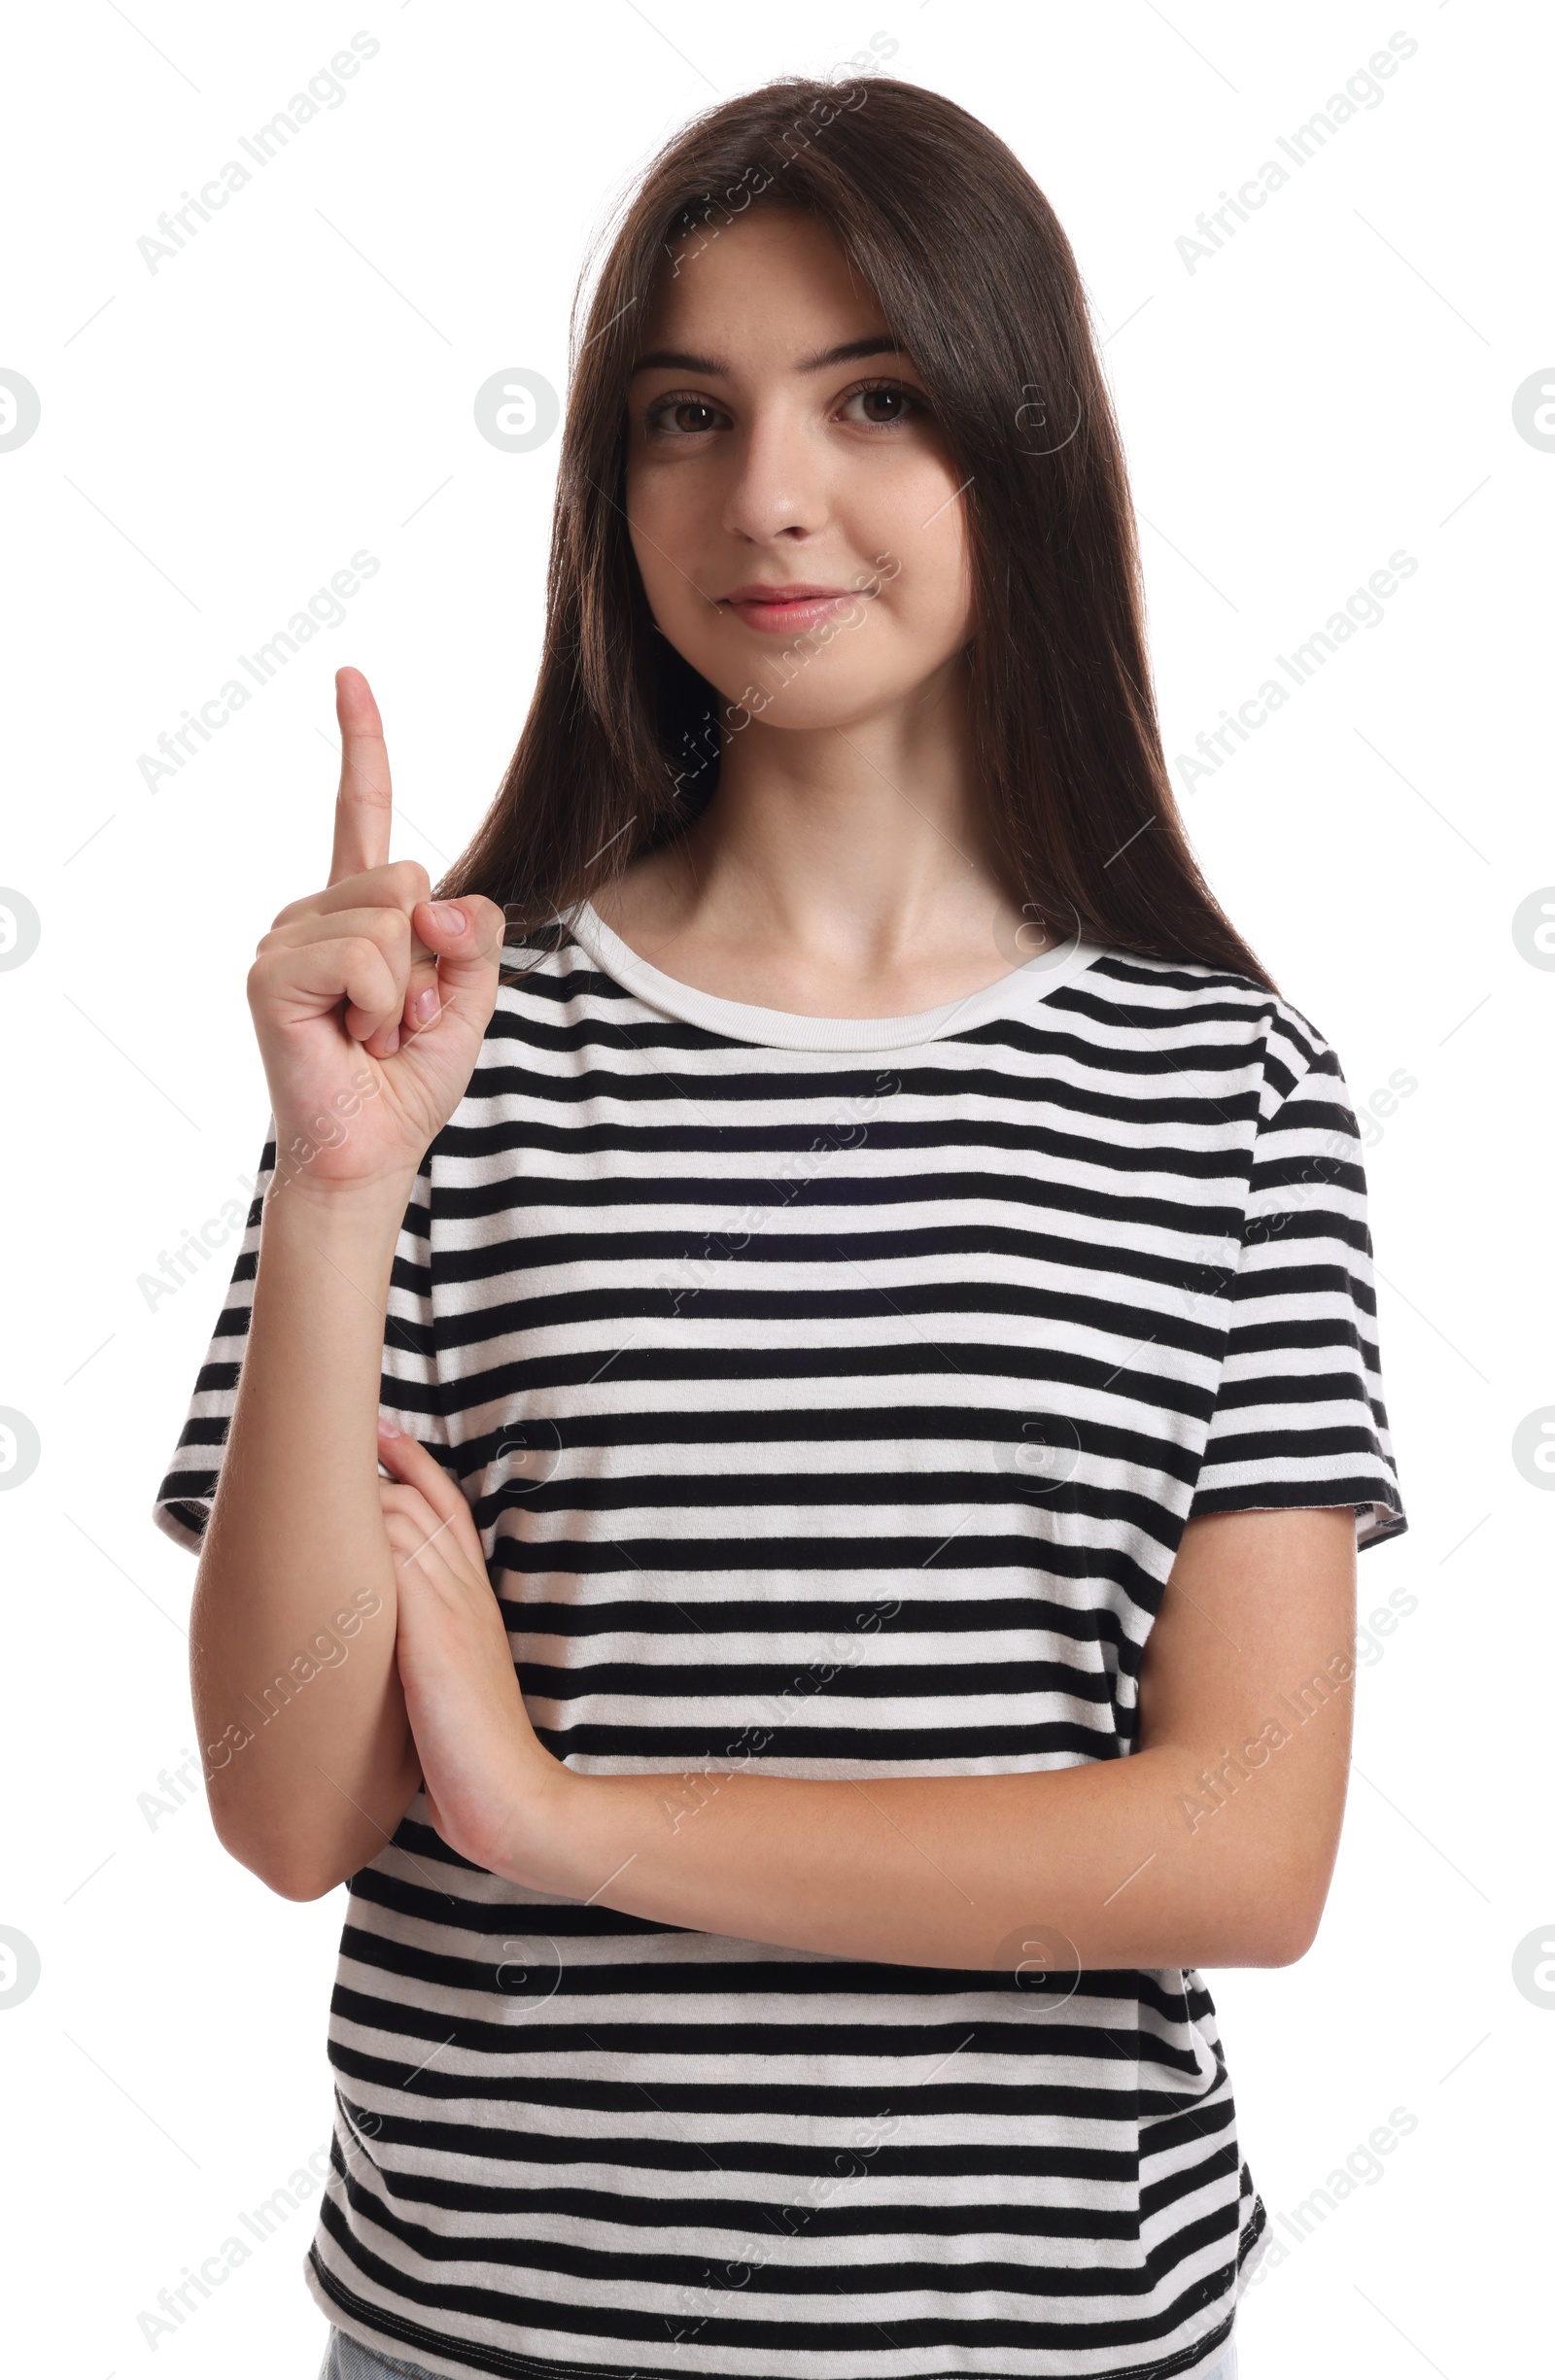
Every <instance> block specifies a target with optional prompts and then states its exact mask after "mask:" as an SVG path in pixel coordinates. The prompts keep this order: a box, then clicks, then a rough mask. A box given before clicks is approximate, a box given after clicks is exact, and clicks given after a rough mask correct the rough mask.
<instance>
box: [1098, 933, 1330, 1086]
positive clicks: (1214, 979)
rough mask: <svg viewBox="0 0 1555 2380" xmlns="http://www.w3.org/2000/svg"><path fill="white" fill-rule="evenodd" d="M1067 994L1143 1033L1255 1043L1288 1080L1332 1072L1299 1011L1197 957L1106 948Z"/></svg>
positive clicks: (1320, 1036)
mask: <svg viewBox="0 0 1555 2380" xmlns="http://www.w3.org/2000/svg"><path fill="white" fill-rule="evenodd" d="M1070 993H1071V1004H1078V1005H1082V1006H1083V1005H1084V1004H1086V1003H1087V1002H1088V1001H1089V1002H1093V1003H1096V1004H1098V1005H1100V1004H1104V1005H1105V1006H1106V1007H1107V1008H1108V1009H1110V1010H1111V1011H1112V1012H1113V1013H1114V1014H1115V1015H1117V1014H1119V1013H1120V1012H1121V1013H1122V1015H1123V1016H1124V1017H1126V1018H1128V1019H1129V1021H1130V1022H1131V1023H1133V1024H1135V1025H1136V1026H1137V1027H1138V1028H1139V1029H1140V1030H1141V1031H1143V1032H1147V1033H1159V1034H1163V1035H1168V1036H1171V1037H1173V1038H1174V1039H1176V1038H1181V1037H1183V1036H1184V1035H1185V1034H1187V1035H1191V1037H1192V1040H1193V1041H1194V1042H1195V1043H1203V1042H1208V1041H1215V1040H1219V1041H1223V1042H1225V1043H1227V1044H1228V1045H1237V1046H1240V1047H1247V1046H1249V1045H1253V1044H1259V1045H1261V1047H1262V1049H1263V1051H1264V1053H1265V1058H1266V1060H1267V1061H1268V1062H1269V1063H1270V1064H1271V1066H1272V1068H1273V1070H1274V1071H1275V1072H1276V1073H1279V1072H1284V1073H1285V1074H1287V1075H1288V1076H1290V1077H1292V1078H1294V1077H1295V1076H1297V1075H1301V1074H1305V1073H1307V1072H1309V1071H1311V1070H1312V1069H1314V1068H1316V1069H1317V1070H1318V1071H1320V1072H1325V1073H1327V1072H1336V1071H1337V1068H1338V1059H1337V1056H1336V1054H1335V1052H1334V1049H1333V1046H1332V1044H1331V1043H1330V1040H1329V1038H1328V1036H1327V1035H1326V1034H1325V1033H1324V1032H1323V1030H1322V1028H1321V1027H1320V1026H1319V1025H1316V1024H1314V1022H1313V1021H1312V1019H1311V1018H1310V1017H1309V1016H1308V1015H1307V1014H1306V1012H1305V1011H1304V1010H1303V1009H1299V1008H1297V1007H1296V1004H1295V1003H1294V1001H1291V1000H1289V999H1287V998H1286V997H1285V995H1284V994H1283V993H1282V992H1278V991H1274V990H1271V989H1270V987H1269V986H1268V985H1267V984H1266V983H1260V982H1259V981H1258V980H1257V978H1256V977H1254V976H1249V975H1243V974H1241V973H1239V972H1238V971H1236V970H1234V969H1231V968H1227V967H1221V966H1217V965H1215V964H1213V963H1212V962H1211V961H1208V960H1205V959H1193V958H1158V957H1152V956H1149V955H1147V954H1144V953H1142V952H1140V951H1137V950H1124V949H1108V950H1107V951H1105V952H1104V953H1103V954H1102V956H1101V957H1100V958H1098V959H1097V961H1096V962H1095V964H1094V965H1093V966H1092V967H1090V968H1089V969H1088V971H1087V973H1086V975H1084V976H1083V977H1081V978H1080V979H1079V980H1078V982H1077V983H1075V984H1073V985H1072V986H1071V987H1070Z"/></svg>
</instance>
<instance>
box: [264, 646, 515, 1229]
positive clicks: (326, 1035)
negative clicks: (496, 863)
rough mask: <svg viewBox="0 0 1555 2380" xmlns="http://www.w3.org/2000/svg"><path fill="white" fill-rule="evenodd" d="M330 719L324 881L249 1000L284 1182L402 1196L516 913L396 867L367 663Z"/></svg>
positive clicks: (484, 1012) (459, 1066)
mask: <svg viewBox="0 0 1555 2380" xmlns="http://www.w3.org/2000/svg"><path fill="white" fill-rule="evenodd" d="M335 715H336V717H337V718H338V720H339V722H340V747H341V757H340V791H339V794H338V796H337V798H336V802H335V823H334V856H333V860H332V863H331V866H330V870H329V881H328V886H327V887H326V888H325V890H324V891H322V892H315V893H309V894H307V895H306V896H305V898H304V899H302V900H300V901H294V902H292V903H291V904H290V906H289V907H288V908H286V909H283V910H282V911H281V913H280V914H279V916H278V917H277V918H276V920H275V923H274V925H273V926H272V927H271V929H270V931H269V933H268V934H266V935H265V936H264V937H263V939H262V940H261V942H260V944H259V956H258V957H257V958H256V960H255V962H254V965H253V967H252V969H251V970H250V973H249V985H248V989H249V1006H250V1009H251V1010H252V1012H253V1017H254V1029H255V1032H256V1033H257V1035H258V1037H259V1051H260V1053H261V1055H262V1057H263V1059H264V1071H265V1076H266V1078H267V1080H268V1083H269V1088H270V1106H271V1110H272V1113H273V1114H274V1117H275V1129H276V1177H277V1181H278V1182H282V1181H284V1182H287V1183H295V1184H298V1185H300V1186H302V1187H305V1188H306V1189H308V1190H324V1191H326V1192H329V1193H334V1192H338V1191H341V1190H346V1191H349V1190H355V1189H362V1188H364V1187H367V1186H370V1185H375V1184H380V1183H387V1184H390V1185H391V1186H393V1187H394V1188H395V1189H396V1190H399V1189H400V1188H401V1186H402V1185H404V1183H405V1180H406V1177H407V1176H411V1175H414V1173H415V1170H416V1168H417V1166H418V1165H419V1164H420V1163H421V1160H422V1157H423V1156H424V1155H425V1154H426V1151H427V1149H428V1148H429V1146H430V1145H431V1143H432V1140H433V1139H434V1138H435V1136H436V1134H437V1133H438V1132H439V1131H440V1130H441V1129H442V1126H443V1125H444V1124H445V1123H446V1122H447V1121H448V1119H449V1117H450V1116H451V1115H452V1114H453V1112H454V1110H455V1108H456V1107H457V1106H458V1105H459V1102H460V1100H461V1099H462V1098H463V1097H464V1094H465V1090H466V1087H467V1084H468V1082H469V1078H470V1075H471V1073H472V1072H473V1070H474V1065H475V1059H476V1056H477V1055H478V1053H479V1051H480V1046H481V1040H482V1037H483V1035H484V1034H485V1031H486V1027H487V1024H488V1023H489V1022H490V1019H491V1014H492V1010H493V1009H494V1008H495V1006H496V1004H497V976H498V968H499V965H500V961H501V947H502V937H503V932H504V929H505V920H504V917H503V914H502V912H501V910H500V909H499V908H498V906H497V904H496V902H495V901H488V900H486V899H484V898H483V897H482V896H481V895H479V894H476V893H469V894H466V895H465V896H464V897H463V898H462V899H461V900H459V901H457V902H440V903H433V902H432V901H430V900H429V899H428V897H427V896H428V893H429V892H430V890H431V884H430V881H429V879H428V876H427V871H426V870H425V868H423V867H420V866H419V865H418V864H417V863H416V862H415V861H413V860H400V861H398V862H397V864H396V865H394V866H393V867H391V866H390V865H389V826H390V815H391V810H392V804H393V794H392V791H391V787H390V780H389V756H388V752H387V750H386V748H385V745H384V740H383V723H382V721H381V720H380V718H379V716H378V706H377V704H376V703H375V702H374V701H373V698H372V689H371V687H370V686H369V685H368V684H367V681H366V679H365V678H364V677H363V674H362V673H361V671H360V670H339V671H337V672H336V673H335Z"/></svg>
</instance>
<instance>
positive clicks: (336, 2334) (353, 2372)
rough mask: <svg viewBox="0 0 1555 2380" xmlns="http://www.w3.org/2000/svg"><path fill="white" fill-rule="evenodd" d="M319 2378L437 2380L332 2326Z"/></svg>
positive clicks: (1225, 2364) (1227, 2371)
mask: <svg viewBox="0 0 1555 2380" xmlns="http://www.w3.org/2000/svg"><path fill="white" fill-rule="evenodd" d="M319 2380H437V2375H436V2373H435V2372H429V2371H428V2369H427V2367H426V2365H425V2364H424V2363H402V2362H401V2361H400V2359H399V2358H398V2357H397V2356H381V2355H375V2354H374V2353H373V2351H372V2349H371V2348H370V2347H363V2346H361V2345H360V2344H359V2343H358V2341H357V2340H356V2339H354V2338H347V2336H346V2334H345V2332H344V2331H343V2330H335V2329H331V2330H330V2332H329V2343H328V2347H327V2348H326V2349H325V2351H324V2362H323V2363H322V2364H321V2365H320V2367H319ZM1205 2380H1236V2341H1235V2339H1231V2340H1230V2341H1229V2342H1228V2343H1227V2348H1226V2352H1225V2354H1224V2355H1223V2356H1222V2358H1221V2360H1220V2362H1219V2363H1217V2364H1216V2366H1215V2368H1214V2370H1213V2371H1211V2372H1207V2373H1206V2374H1205Z"/></svg>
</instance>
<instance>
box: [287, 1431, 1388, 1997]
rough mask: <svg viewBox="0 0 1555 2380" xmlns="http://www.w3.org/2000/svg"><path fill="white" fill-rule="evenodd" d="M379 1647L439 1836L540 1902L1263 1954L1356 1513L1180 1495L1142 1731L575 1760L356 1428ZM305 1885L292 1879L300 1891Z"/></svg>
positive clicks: (995, 1943)
mask: <svg viewBox="0 0 1555 2380" xmlns="http://www.w3.org/2000/svg"><path fill="white" fill-rule="evenodd" d="M381 1452H382V1456H383V1460H384V1462H385V1464H386V1465H387V1466H389V1467H390V1468H391V1469H392V1470H393V1471H394V1473H395V1474H396V1477H397V1480H398V1481H399V1482H400V1483H403V1484H401V1485H398V1486H396V1487H394V1488H392V1489H390V1488H386V1489H385V1490H384V1491H383V1495H384V1499H385V1504H386V1510H387V1511H388V1513H389V1523H388V1525H389V1536H390V1542H391V1545H392V1546H393V1548H394V1555H395V1562H396V1569H397V1580H398V1596H399V1643H398V1660H399V1668H400V1673H401V1676H402V1677H403V1679H404V1682H405V1688H406V1695H407V1707H408V1709H409V1713H410V1719H411V1724H412V1727H413V1729H414V1732H415V1737H416V1742H417V1744H418V1746H419V1748H420V1752H421V1757H422V1764H423V1770H424V1774H425V1777H426V1783H427V1792H428V1800H429V1807H430V1809H431V1811H432V1822H433V1824H434V1825H435V1826H436V1827H437V1829H438V1832H439V1833H440V1834H441V1835H442V1836H443V1838H444V1840H445V1841H446V1842H448V1843H449V1844H450V1845H452V1846H453V1847H454V1848H455V1849H456V1850H458V1851H460V1852H461V1853H462V1854H463V1855H464V1856H465V1857H466V1858H467V1859H470V1860H473V1861H474V1862H475V1863H476V1864H477V1865H479V1866H481V1867H485V1868H489V1869H491V1870H492V1871H493V1872H494V1873H495V1874H497V1875H499V1876H505V1877H508V1878H510V1879H512V1880H513V1881H514V1882H515V1883H519V1884H523V1885H526V1886H528V1887H529V1888H530V1889H532V1890H534V1891H537V1892H542V1893H545V1894H548V1895H554V1896H556V1897H557V1898H559V1899H565V1900H575V1901H593V1902H598V1903H601V1904H603V1906H604V1907H605V1908H607V1909H616V1910H622V1911H625V1912H628V1913H630V1914H633V1915H636V1916H640V1917H651V1918H655V1919H658V1920H659V1921H661V1922H663V1923H666V1924H670V1925H679V1926H687V1927H691V1928H694V1929H696V1930H698V1931H700V1932H705V1933H711V1934H726V1935H732V1936H734V1937H736V1938H737V1939H740V1940H743V1941H750V1942H762V1943H771V1944H773V1945H776V1946H778V1947H779V1948H784V1949H797V1950H814V1951H820V1952H822V1953H824V1954H825V1955H827V1956H829V1957H833V1958H859V1959H870V1960H878V1961H881V1962H884V1963H886V1964H894V1965H906V1966H926V1967H962V1968H981V1967H986V1968H1005V1969H1011V1970H1013V1969H1014V1968H1016V1967H1018V1966H1020V1965H1021V1964H1022V1963H1023V1964H1024V1965H1025V1966H1026V1968H1027V1970H1028V1972H1029V1971H1030V1970H1031V1969H1033V1968H1042V1967H1044V1966H1046V1965H1052V1964H1056V1965H1057V1966H1059V1967H1060V1968H1061V1967H1062V1965H1063V1963H1064V1962H1065V1960H1067V1962H1068V1964H1069V1965H1070V1966H1071V1967H1074V1966H1079V1967H1084V1968H1090V1969H1095V1968H1106V1967H1192V1966H1199V1965H1204V1966H1280V1965H1283V1964H1285V1963H1287V1962H1288V1961H1290V1960H1292V1959H1296V1958H1299V1957H1300V1956H1301V1954H1302V1952H1303V1951H1304V1950H1305V1949H1307V1948H1308V1946H1309V1945H1310V1943H1311V1941H1312V1938H1313V1935H1314V1933H1315V1932H1316V1930H1317V1924H1318V1919H1319V1917H1320V1915H1321V1914H1322V1909H1323V1903H1324V1899H1325V1897H1326V1895H1327V1892H1328V1886H1329V1880H1330V1875H1331V1873H1332V1868H1333V1861H1334V1855H1335V1852H1336V1850H1337V1846H1338V1838H1339V1825H1340V1819H1341V1816H1342V1814H1343V1809H1344V1795H1345V1783H1346V1775H1347V1769H1348V1763H1349V1747H1350V1717H1351V1692H1350V1688H1351V1681H1352V1680H1353V1678H1354V1674H1355V1669H1354V1659H1355V1563H1356V1546H1355V1519H1354V1510H1353V1507H1352V1506H1350V1505H1348V1504H1346V1505H1343V1506H1340V1507H1337V1508H1333V1509H1329V1510H1309V1511H1275V1510H1265V1511H1254V1512H1236V1513H1218V1514H1214V1515H1206V1516H1205V1517H1203V1518H1201V1519H1199V1520H1195V1521H1191V1522H1190V1523H1189V1525H1188V1527H1187V1528H1186V1529H1185V1531H1184V1533H1183V1538H1182V1543H1181V1545H1180V1547H1179V1549H1178V1554H1177V1559H1176V1562H1175V1563H1174V1565H1173V1568H1172V1573H1171V1577H1170V1580H1169V1582H1168V1584H1167V1587H1166V1590H1165V1594H1164V1597H1163V1599H1162V1604H1161V1608H1160V1612H1159V1615H1158V1619H1157V1621H1156V1624H1155V1627H1154V1629H1153V1630H1152V1632H1151V1636H1150V1638H1149V1641H1148V1645H1147V1649H1146V1659H1145V1668H1144V1674H1143V1680H1142V1689H1141V1736H1140V1749H1139V1750H1138V1751H1137V1752H1135V1753H1133V1754H1131V1755H1130V1756H1129V1757H1128V1758H1126V1759H1123V1760H1115V1761H1091V1762H1087V1763H1085V1764H1083V1765H1081V1766H1078V1767H1075V1768H1070V1769H1059V1770H1047V1771H1043V1772H1039V1773H1037V1774H1034V1775H1022V1776H915V1777H901V1776H897V1777H892V1776H879V1777H876V1776H871V1777H867V1778H864V1779H862V1780H859V1781H853V1780H848V1781H838V1782H833V1781H829V1780H825V1781H823V1780H812V1779H810V1778H786V1777H778V1776H763V1775H761V1774H760V1773H759V1771H758V1770H756V1769H755V1768H754V1767H741V1766H740V1765H739V1763H740V1761H741V1759H742V1756H743V1755H744V1756H746V1757H748V1759H749V1760H750V1761H752V1762H754V1761H756V1760H757V1759H759V1756H760V1753H761V1749H762V1744H761V1739H760V1731H759V1730H758V1731H756V1732H755V1733H754V1734H753V1735H752V1737H751V1739H750V1742H749V1745H748V1747H746V1746H743V1745H741V1744H732V1745H731V1746H730V1749H729V1755H728V1759H727V1762H726V1765H725V1767H724V1768H722V1769H717V1770H708V1771H698V1772H693V1773H687V1774H679V1775H677V1774H655V1775H650V1776H588V1775H586V1774H581V1773H579V1772H576V1771H573V1770H570V1769H567V1768H565V1767H564V1766H563V1765H562V1763H561V1762H559V1761H557V1760H555V1759H553V1758H552V1757H551V1755H550V1754H549V1753H547V1752H546V1751H545V1750H544V1749H543V1747H542V1746H541V1745H540V1744H539V1742H538V1741H537V1739H536V1736H535V1733H534V1730H533V1728H532V1726H531V1725H530V1722H529V1718H528V1715H527V1713H526V1711H525V1708H524V1704H523V1698H522V1696H521V1694H520V1691H519V1687H518V1682H517V1679H516V1676H515V1673H514V1671H513V1666H512V1660H511V1656H510V1652H509V1649H508V1641H507V1637H506V1633H505V1630H504V1627H503V1623H502V1619H501V1612H500V1609H499V1605H498V1603H497V1599H496V1598H495V1597H494V1595H493V1594H492V1591H491V1587H490V1584H489V1582H488V1579H487V1575H486V1571H485V1569H484V1565H483V1563H482V1559H481V1551H480V1542H479V1538H478V1537H477V1536H476V1535H475V1531H474V1524H473V1521H472V1518H471V1516H470V1513H469V1509H468V1506H467V1504H466V1503H465V1501H464V1499H463V1498H462V1497H461V1496H460V1494H459V1491H458V1489H457V1488H455V1487H454V1486H453V1484H452V1483H451V1482H450V1481H449V1480H448V1478H447V1477H446V1474H445V1473H443V1472H442V1471H441V1470H440V1468H439V1466H437V1464H436V1463H435V1462H434V1461H433V1460H432V1457H431V1456H430V1455H429V1454H428V1453H427V1452H426V1450H425V1448H422V1447H420V1446H417V1445H416V1444H415V1443H414V1441H412V1440H410V1439H407V1438H404V1437H401V1436H398V1435H397V1434H395V1433H393V1432H389V1433H387V1434H385V1435H384V1436H383V1437H382V1439H381ZM326 1888H327V1887H326V1885H325V1884H324V1883H323V1882H321V1883H320V1885H319V1887H318V1889H319V1890H321V1891H322V1890H324V1889H326Z"/></svg>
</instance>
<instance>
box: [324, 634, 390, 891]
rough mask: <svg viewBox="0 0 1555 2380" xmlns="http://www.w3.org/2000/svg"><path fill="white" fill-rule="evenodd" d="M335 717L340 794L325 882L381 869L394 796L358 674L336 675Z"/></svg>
mask: <svg viewBox="0 0 1555 2380" xmlns="http://www.w3.org/2000/svg"><path fill="white" fill-rule="evenodd" d="M334 715H335V717H336V718H337V719H338V720H339V722H340V790H339V792H338V794H337V795H336V796H335V805H334V850H333V852H332V854H331V856H330V860H329V881H330V883H331V884H338V883H339V882H340V881H341V880H342V879H343V878H344V877H348V876H362V875H363V874H364V872H365V871H366V870H367V869H368V868H381V867H383V866H384V865H385V863H386V862H387V860H388V857H389V826H390V819H391V816H392V813H393V809H394V790H393V787H392V786H391V784H390V781H389V747H388V745H387V744H386V743H385V742H384V740H383V721H382V719H381V718H380V717H379V716H378V706H377V704H376V703H375V702H374V701H373V699H372V688H371V687H370V686H369V685H368V683H367V681H366V679H365V678H364V677H363V674H362V672H361V671H360V670H353V669H344V670H336V672H335V673H334Z"/></svg>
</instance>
